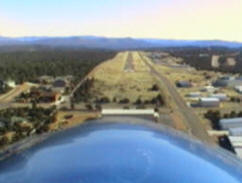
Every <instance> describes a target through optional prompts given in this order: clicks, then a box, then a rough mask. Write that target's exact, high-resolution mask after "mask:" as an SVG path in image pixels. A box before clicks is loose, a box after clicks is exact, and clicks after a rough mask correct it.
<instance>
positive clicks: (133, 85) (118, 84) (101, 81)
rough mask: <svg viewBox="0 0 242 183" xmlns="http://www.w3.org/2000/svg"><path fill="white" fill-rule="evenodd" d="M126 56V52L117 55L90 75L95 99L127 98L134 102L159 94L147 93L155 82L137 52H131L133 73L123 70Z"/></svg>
mask: <svg viewBox="0 0 242 183" xmlns="http://www.w3.org/2000/svg"><path fill="white" fill-rule="evenodd" d="M127 55H128V52H123V53H120V54H118V55H117V57H115V58H114V59H113V60H110V61H108V62H106V63H104V64H102V65H100V66H99V67H98V68H97V69H96V71H95V72H93V73H92V75H91V76H92V77H93V78H94V79H95V82H94V87H93V88H92V91H91V92H92V94H93V95H94V96H95V97H108V98H109V99H110V100H111V101H113V99H114V98H116V100H117V101H119V100H122V99H124V98H127V99H129V100H130V102H135V101H136V100H137V99H138V98H140V99H141V100H150V99H152V98H153V97H155V96H157V95H158V94H159V91H149V89H150V88H152V86H153V85H154V84H156V80H155V79H154V78H153V76H152V75H151V74H150V73H149V68H148V67H147V66H146V65H145V64H144V63H143V61H142V60H141V59H140V56H139V55H138V53H137V52H132V56H133V65H134V71H131V72H127V71H125V70H124V66H125V64H126V61H127V60H126V59H127Z"/></svg>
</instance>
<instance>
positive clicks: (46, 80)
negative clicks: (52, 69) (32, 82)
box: [38, 75, 54, 84]
mask: <svg viewBox="0 0 242 183" xmlns="http://www.w3.org/2000/svg"><path fill="white" fill-rule="evenodd" d="M38 82H39V83H42V84H51V83H52V82H54V78H53V77H52V76H46V75H45V76H41V77H39V78H38Z"/></svg>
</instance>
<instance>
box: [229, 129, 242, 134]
mask: <svg viewBox="0 0 242 183" xmlns="http://www.w3.org/2000/svg"><path fill="white" fill-rule="evenodd" d="M229 135H230V136H242V127H239V128H230V129H229Z"/></svg>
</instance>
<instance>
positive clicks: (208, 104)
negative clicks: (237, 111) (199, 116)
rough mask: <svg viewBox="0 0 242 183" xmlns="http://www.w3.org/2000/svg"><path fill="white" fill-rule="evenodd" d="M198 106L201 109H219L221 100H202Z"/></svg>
mask: <svg viewBox="0 0 242 183" xmlns="http://www.w3.org/2000/svg"><path fill="white" fill-rule="evenodd" d="M198 105H199V106H200V107H219V106H220V100H219V99H217V98H211V97H210V98H200V99H199V103H198Z"/></svg>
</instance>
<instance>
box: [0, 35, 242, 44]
mask: <svg viewBox="0 0 242 183" xmlns="http://www.w3.org/2000/svg"><path fill="white" fill-rule="evenodd" d="M1 37H2V38H10V39H19V38H42V37H45V38H70V37H94V38H95V37H96V38H106V39H144V40H146V39H148V40H170V41H225V42H237V43H242V41H237V40H226V39H218V38H214V39H199V38H198V39H179V38H157V37H153V38H149V37H132V36H120V37H116V36H102V35H56V36H55V35H54V36H50V35H30V36H28V35H25V36H5V35H0V38H1Z"/></svg>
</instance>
